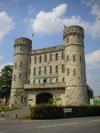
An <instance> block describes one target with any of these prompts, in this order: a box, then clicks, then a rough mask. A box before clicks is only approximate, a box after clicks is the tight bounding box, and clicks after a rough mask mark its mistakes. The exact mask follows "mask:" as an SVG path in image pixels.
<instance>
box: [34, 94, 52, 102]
mask: <svg viewBox="0 0 100 133" xmlns="http://www.w3.org/2000/svg"><path fill="white" fill-rule="evenodd" d="M52 97H53V96H52V94H50V93H41V94H39V95H37V96H36V104H41V103H42V104H44V103H48V102H49V99H50V98H52Z"/></svg>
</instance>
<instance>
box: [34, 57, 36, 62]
mask: <svg viewBox="0 0 100 133" xmlns="http://www.w3.org/2000/svg"><path fill="white" fill-rule="evenodd" d="M35 63H36V56H35V57H34V64H35Z"/></svg>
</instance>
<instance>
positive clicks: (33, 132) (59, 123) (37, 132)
mask: <svg viewBox="0 0 100 133" xmlns="http://www.w3.org/2000/svg"><path fill="white" fill-rule="evenodd" d="M0 133H100V116H97V117H82V118H66V119H56V120H30V121H0Z"/></svg>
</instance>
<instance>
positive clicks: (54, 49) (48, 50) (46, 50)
mask: <svg viewBox="0 0 100 133" xmlns="http://www.w3.org/2000/svg"><path fill="white" fill-rule="evenodd" d="M63 50H64V45H58V46H53V47H47V48H42V49H37V50H32V52H31V54H32V55H35V54H45V53H51V52H58V51H63Z"/></svg>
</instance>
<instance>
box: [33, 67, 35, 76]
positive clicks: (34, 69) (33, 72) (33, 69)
mask: <svg viewBox="0 0 100 133" xmlns="http://www.w3.org/2000/svg"><path fill="white" fill-rule="evenodd" d="M35 74H36V69H35V67H34V69H33V75H35Z"/></svg>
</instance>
